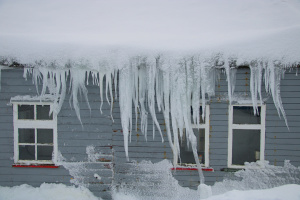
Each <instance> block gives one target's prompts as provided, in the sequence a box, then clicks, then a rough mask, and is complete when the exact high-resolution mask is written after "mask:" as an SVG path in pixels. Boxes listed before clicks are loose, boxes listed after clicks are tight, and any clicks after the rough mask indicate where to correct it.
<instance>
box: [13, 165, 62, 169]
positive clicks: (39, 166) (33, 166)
mask: <svg viewBox="0 0 300 200" xmlns="http://www.w3.org/2000/svg"><path fill="white" fill-rule="evenodd" d="M12 167H25V168H59V166H56V165H12Z"/></svg>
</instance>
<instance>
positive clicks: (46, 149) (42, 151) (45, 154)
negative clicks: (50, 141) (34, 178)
mask: <svg viewBox="0 0 300 200" xmlns="http://www.w3.org/2000/svg"><path fill="white" fill-rule="evenodd" d="M52 152H53V146H38V147H37V159H38V160H52Z"/></svg>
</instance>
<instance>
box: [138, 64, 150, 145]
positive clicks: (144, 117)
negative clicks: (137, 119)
mask: <svg viewBox="0 0 300 200" xmlns="http://www.w3.org/2000/svg"><path fill="white" fill-rule="evenodd" d="M138 77H139V78H138V80H139V81H138V84H139V85H138V87H137V88H138V89H139V94H138V96H139V104H140V116H141V132H142V133H143V134H144V136H145V139H146V141H147V126H148V112H147V111H146V106H145V104H146V94H147V70H146V66H145V65H144V64H143V65H140V67H139V70H138Z"/></svg>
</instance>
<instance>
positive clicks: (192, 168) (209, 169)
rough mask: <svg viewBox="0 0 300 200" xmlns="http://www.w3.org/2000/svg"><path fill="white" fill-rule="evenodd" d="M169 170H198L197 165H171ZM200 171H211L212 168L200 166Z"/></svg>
mask: <svg viewBox="0 0 300 200" xmlns="http://www.w3.org/2000/svg"><path fill="white" fill-rule="evenodd" d="M171 170H174V171H175V170H176V171H198V168H197V167H173V168H171ZM202 171H206V172H213V171H214V169H213V168H211V167H204V168H202Z"/></svg>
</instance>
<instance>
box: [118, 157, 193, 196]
mask: <svg viewBox="0 0 300 200" xmlns="http://www.w3.org/2000/svg"><path fill="white" fill-rule="evenodd" d="M172 166H173V165H172V164H171V163H170V161H168V160H163V161H161V162H158V163H151V162H150V161H142V162H141V163H132V164H130V166H128V170H127V171H126V172H125V173H126V176H128V177H130V178H128V179H127V180H129V181H127V182H122V183H121V184H119V183H114V184H113V190H112V191H113V192H112V197H113V199H115V200H121V199H122V200H123V199H144V200H151V199H156V200H168V199H174V200H180V199H199V197H198V194H197V191H196V190H192V189H189V188H185V187H181V186H180V185H179V184H178V181H177V180H176V179H175V178H174V177H173V175H172V173H171V170H170V168H172Z"/></svg>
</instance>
